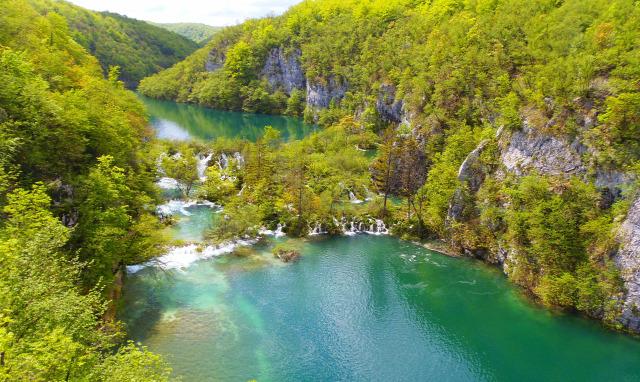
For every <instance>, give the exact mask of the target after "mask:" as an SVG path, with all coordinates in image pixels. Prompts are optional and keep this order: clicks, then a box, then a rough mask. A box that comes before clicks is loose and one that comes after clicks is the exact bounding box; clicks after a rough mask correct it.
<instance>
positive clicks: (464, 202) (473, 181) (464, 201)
mask: <svg viewBox="0 0 640 382" xmlns="http://www.w3.org/2000/svg"><path fill="white" fill-rule="evenodd" d="M488 143H489V141H488V140H484V141H482V142H481V143H480V144H479V145H478V147H477V148H476V149H475V150H473V151H472V152H471V153H469V155H467V158H466V159H465V160H464V162H462V165H461V166H460V169H459V170H458V180H459V181H460V182H461V183H462V185H460V186H458V188H457V189H456V191H455V193H454V194H453V197H452V198H451V201H450V203H449V211H448V212H447V220H448V221H450V220H455V221H463V220H464V216H465V211H467V210H468V208H470V207H471V208H473V205H472V204H473V199H472V198H469V194H470V193H472V194H474V193H476V192H477V191H478V189H479V188H480V186H481V185H482V182H484V178H485V176H486V175H487V173H488V172H489V168H487V166H485V165H484V164H483V163H482V162H481V161H480V155H481V154H482V152H483V151H484V149H485V147H486V146H487V144H488Z"/></svg>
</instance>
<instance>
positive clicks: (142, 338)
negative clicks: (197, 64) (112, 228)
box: [121, 98, 640, 382]
mask: <svg viewBox="0 0 640 382" xmlns="http://www.w3.org/2000/svg"><path fill="white" fill-rule="evenodd" d="M143 100H144V102H145V103H146V104H147V107H148V110H149V111H150V113H151V114H152V120H154V121H155V122H154V123H155V127H156V128H157V129H158V132H159V135H160V136H161V137H165V138H170V139H189V138H191V137H199V138H202V139H211V138H213V137H216V136H229V137H234V136H245V137H247V138H249V139H255V137H257V136H258V135H260V134H261V133H262V127H263V126H264V125H272V126H274V127H276V128H278V129H281V131H284V132H285V133H284V134H285V136H288V137H290V138H300V137H301V136H303V135H305V134H307V133H308V132H309V131H310V130H307V127H305V126H304V125H302V124H300V121H299V120H294V119H287V118H283V117H269V116H251V115H243V114H240V113H228V112H217V111H213V110H209V109H203V108H199V107H197V106H193V105H186V104H174V103H170V102H163V101H155V100H151V99H146V98H143ZM252 118H254V119H252ZM217 120H220V121H222V122H221V124H220V125H216V123H217V122H216V121H217ZM158 121H161V122H158ZM162 121H165V122H162ZM278 121H279V122H278ZM159 123H160V124H159ZM162 123H167V124H169V125H168V126H169V128H166V126H165V127H163V125H162ZM243 123H246V124H250V126H248V127H246V128H245V127H242V126H246V125H243ZM171 124H173V125H171ZM174 125H175V126H174ZM308 128H309V129H311V127H308ZM163 129H164V130H163ZM172 134H173V135H172ZM163 209H164V210H165V213H168V214H172V215H174V216H176V217H178V216H179V217H180V220H179V221H178V224H177V225H176V226H175V227H173V228H171V230H170V233H171V235H172V237H173V238H174V239H178V240H182V241H184V242H185V243H193V242H196V243H197V242H201V241H202V240H203V239H202V231H203V229H204V228H205V227H206V226H207V225H208V224H209V223H210V221H211V213H212V212H213V211H215V209H212V208H210V206H204V205H194V203H185V202H183V201H180V200H172V201H169V202H167V204H166V205H165V206H164V207H163ZM221 213H224V212H221ZM283 240H286V238H280V239H273V238H271V239H269V240H267V241H266V242H263V243H260V244H258V245H255V246H254V247H253V248H254V249H255V252H254V253H253V254H252V255H250V256H247V257H238V256H236V255H233V254H228V253H227V254H222V255H221V253H224V252H229V251H230V248H221V249H214V248H213V247H203V248H199V247H198V246H197V245H195V244H188V245H184V246H181V247H176V248H173V249H172V250H170V251H169V252H168V254H167V255H166V256H165V257H164V258H162V259H160V263H161V264H163V265H162V266H147V267H143V268H142V269H140V268H141V267H131V268H130V269H129V270H130V273H129V274H128V276H127V278H126V284H125V294H124V299H123V311H122V315H121V318H122V319H123V321H124V322H125V323H126V324H127V326H128V329H129V334H130V337H131V339H133V340H135V341H139V342H141V343H142V344H144V345H146V346H149V348H151V349H152V350H154V351H156V352H158V353H160V354H163V355H166V356H167V357H168V361H169V362H170V363H171V365H172V367H173V370H174V374H176V375H182V376H183V377H184V379H183V380H184V381H248V380H252V379H257V380H258V381H261V382H262V381H610V380H611V381H638V380H640V340H639V339H638V338H637V337H632V336H629V335H624V334H620V333H615V332H611V331H608V330H606V329H604V328H603V327H601V326H600V325H599V324H598V323H595V322H592V321H588V320H586V319H584V318H581V317H577V316H574V315H567V314H559V313H553V312H549V311H546V310H544V309H540V308H538V307H536V306H534V305H532V304H531V303H530V302H529V301H528V300H527V299H526V298H524V297H522V296H521V295H520V292H519V290H518V289H517V288H515V287H514V286H513V285H511V284H510V283H509V282H508V280H507V279H506V277H505V276H504V274H503V273H502V272H501V270H500V269H497V268H495V267H490V266H487V265H485V264H483V263H481V262H479V261H474V260H469V259H462V258H450V257H447V256H444V255H442V254H439V253H436V252H432V251H429V250H427V249H425V248H423V247H421V246H417V245H414V244H411V243H409V242H406V241H402V240H399V239H397V238H395V237H390V236H372V235H355V236H347V237H330V236H315V237H314V238H313V239H310V240H308V241H297V245H298V246H299V248H300V250H301V253H302V255H303V256H302V259H300V260H299V261H296V262H293V263H288V264H284V263H281V262H280V261H278V260H276V259H274V258H273V256H272V255H271V253H270V250H271V248H272V247H273V246H275V245H276V244H277V243H278V242H280V241H283ZM216 255H217V256H216ZM212 256H213V257H212ZM198 259H199V260H198Z"/></svg>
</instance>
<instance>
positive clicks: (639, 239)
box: [614, 197, 640, 331]
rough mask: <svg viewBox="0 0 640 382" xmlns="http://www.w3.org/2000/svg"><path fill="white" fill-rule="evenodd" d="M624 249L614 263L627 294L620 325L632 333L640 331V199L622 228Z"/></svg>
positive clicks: (637, 199)
mask: <svg viewBox="0 0 640 382" xmlns="http://www.w3.org/2000/svg"><path fill="white" fill-rule="evenodd" d="M619 238H620V240H621V242H622V247H621V249H620V251H618V254H617V255H616V257H615V259H614V261H615V263H616V264H617V265H618V266H619V267H620V272H621V274H622V279H623V280H624V286H625V288H626V289H627V291H628V292H627V294H626V296H625V299H624V303H623V307H622V317H621V318H620V323H621V324H622V325H623V326H625V327H626V328H628V329H629V330H632V331H640V311H639V308H640V197H638V198H636V200H635V201H634V202H633V204H632V206H631V209H630V210H629V213H628V214H627V219H626V220H625V221H624V222H623V223H622V226H621V227H620V236H619Z"/></svg>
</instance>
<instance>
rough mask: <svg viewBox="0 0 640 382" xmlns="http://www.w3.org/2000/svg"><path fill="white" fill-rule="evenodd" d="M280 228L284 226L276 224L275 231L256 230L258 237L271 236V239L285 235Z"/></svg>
mask: <svg viewBox="0 0 640 382" xmlns="http://www.w3.org/2000/svg"><path fill="white" fill-rule="evenodd" d="M282 228H284V225H282V224H280V223H278V226H277V227H276V229H275V230H270V229H265V228H260V229H259V230H258V234H259V235H267V236H273V237H284V236H285V234H284V232H282Z"/></svg>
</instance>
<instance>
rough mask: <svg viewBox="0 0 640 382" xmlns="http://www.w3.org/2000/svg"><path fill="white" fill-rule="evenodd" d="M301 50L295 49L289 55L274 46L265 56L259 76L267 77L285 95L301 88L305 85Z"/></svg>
mask: <svg viewBox="0 0 640 382" xmlns="http://www.w3.org/2000/svg"><path fill="white" fill-rule="evenodd" d="M301 56H302V52H301V51H300V49H296V50H295V51H293V53H291V54H290V55H289V56H286V55H285V52H284V49H282V48H275V49H273V50H272V51H271V52H270V53H269V56H268V57H267V61H266V63H265V64H264V68H263V69H262V72H261V76H262V77H265V78H266V79H267V82H269V84H270V85H272V86H273V87H275V88H276V89H282V90H283V91H284V92H285V93H286V94H287V95H291V92H292V91H294V90H302V89H305V87H306V79H305V76H304V72H303V71H302V65H300V57H301Z"/></svg>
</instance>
